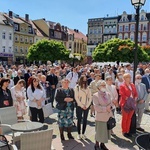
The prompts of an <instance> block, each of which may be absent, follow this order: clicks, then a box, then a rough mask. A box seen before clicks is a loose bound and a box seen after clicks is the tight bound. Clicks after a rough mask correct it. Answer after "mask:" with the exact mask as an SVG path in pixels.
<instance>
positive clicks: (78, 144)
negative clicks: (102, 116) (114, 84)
mask: <svg viewBox="0 0 150 150" xmlns="http://www.w3.org/2000/svg"><path fill="white" fill-rule="evenodd" d="M115 117H116V121H117V125H116V127H115V128H114V133H115V135H114V136H112V137H111V140H110V141H109V142H108V143H107V144H106V146H107V147H108V148H109V150H138V147H137V146H136V144H135V137H136V136H137V135H138V134H141V133H142V132H137V134H136V135H135V136H134V137H132V138H130V139H129V138H125V137H124V136H122V132H121V115H120V114H116V115H115ZM74 122H75V123H76V119H74ZM45 123H46V124H48V127H49V128H53V129H54V136H53V141H52V145H53V149H54V150H93V149H94V142H95V140H94V139H95V120H94V118H93V117H90V115H89V116H88V125H87V130H86V136H87V140H77V130H76V127H73V132H72V134H73V136H74V138H75V139H74V140H68V139H67V133H66V132H65V138H66V140H65V141H63V142H61V140H60V138H59V129H58V124H57V110H56V109H54V114H53V115H51V116H50V117H49V118H46V119H45ZM141 127H142V128H144V129H145V131H146V132H150V114H146V113H145V114H144V116H143V120H142V125H141Z"/></svg>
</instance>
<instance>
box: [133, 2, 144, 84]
mask: <svg viewBox="0 0 150 150" xmlns="http://www.w3.org/2000/svg"><path fill="white" fill-rule="evenodd" d="M145 2H146V0H131V3H132V5H133V6H134V8H135V9H136V28H135V47H134V72H133V83H135V74H136V70H137V64H138V60H137V51H138V30H139V15H140V9H141V7H142V6H143V5H144V4H145Z"/></svg>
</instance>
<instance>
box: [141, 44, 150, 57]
mask: <svg viewBox="0 0 150 150" xmlns="http://www.w3.org/2000/svg"><path fill="white" fill-rule="evenodd" d="M142 49H143V50H144V51H145V52H146V53H147V54H148V55H149V56H150V46H149V45H146V46H142Z"/></svg>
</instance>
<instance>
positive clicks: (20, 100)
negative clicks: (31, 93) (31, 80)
mask: <svg viewBox="0 0 150 150" xmlns="http://www.w3.org/2000/svg"><path fill="white" fill-rule="evenodd" d="M10 91H11V95H12V98H13V101H14V103H13V104H14V106H15V107H16V111H17V117H18V119H23V115H25V114H26V112H27V111H26V103H25V100H26V92H25V81H24V80H23V79H20V80H19V81H18V83H17V84H16V85H15V86H13V87H12V88H11V90H10Z"/></svg>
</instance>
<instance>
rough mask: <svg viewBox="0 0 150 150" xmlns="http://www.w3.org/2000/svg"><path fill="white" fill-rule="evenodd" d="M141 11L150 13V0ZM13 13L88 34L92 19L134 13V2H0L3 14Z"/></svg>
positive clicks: (38, 0) (82, 0)
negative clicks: (89, 22)
mask: <svg viewBox="0 0 150 150" xmlns="http://www.w3.org/2000/svg"><path fill="white" fill-rule="evenodd" d="M142 9H144V10H146V11H147V12H150V0H146V4H145V6H144V7H142ZM8 10H11V11H13V12H15V13H16V14H19V15H20V16H22V17H23V16H24V15H25V14H29V16H30V19H40V18H46V20H50V21H54V22H59V23H61V24H62V25H65V26H68V27H69V28H72V29H79V30H80V31H81V32H83V33H84V34H86V33H87V21H88V19H89V18H96V17H106V16H107V14H108V15H109V16H116V15H117V14H122V12H123V11H126V12H127V13H130V14H131V13H135V10H134V7H133V6H132V5H131V0H0V12H8Z"/></svg>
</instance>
